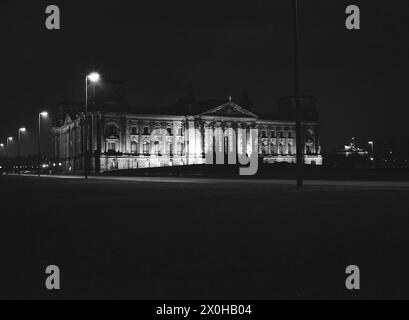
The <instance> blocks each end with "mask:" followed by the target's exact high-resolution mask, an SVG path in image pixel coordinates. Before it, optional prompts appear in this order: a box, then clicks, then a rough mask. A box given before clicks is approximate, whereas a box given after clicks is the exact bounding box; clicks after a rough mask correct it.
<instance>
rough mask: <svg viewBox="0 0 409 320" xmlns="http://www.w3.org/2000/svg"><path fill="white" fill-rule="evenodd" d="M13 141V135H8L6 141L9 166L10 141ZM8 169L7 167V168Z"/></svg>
mask: <svg viewBox="0 0 409 320" xmlns="http://www.w3.org/2000/svg"><path fill="white" fill-rule="evenodd" d="M11 141H13V137H8V138H7V142H6V149H7V167H8V166H9V165H10V163H9V162H10V160H9V143H10V142H11ZM6 170H7V169H6Z"/></svg>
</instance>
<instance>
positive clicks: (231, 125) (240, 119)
mask: <svg viewBox="0 0 409 320" xmlns="http://www.w3.org/2000/svg"><path fill="white" fill-rule="evenodd" d="M85 127H86V126H85V117H84V114H83V113H68V114H67V115H66V117H65V121H64V122H63V123H60V125H58V126H56V127H54V128H53V129H52V139H53V141H52V145H53V153H54V158H55V159H56V160H57V161H58V162H60V163H61V165H62V167H63V170H64V171H66V172H68V173H80V172H83V171H84V166H85V160H84V159H85V158H88V159H89V166H90V169H91V172H94V173H101V172H104V171H110V170H120V169H137V168H149V167H163V166H176V165H191V164H206V163H207V162H206V156H205V154H206V153H208V152H213V151H214V146H215V144H214V143H213V141H217V140H218V139H222V140H223V141H225V143H226V147H225V149H224V151H225V152H227V149H228V146H229V145H230V144H231V143H232V141H231V139H230V141H229V132H232V130H233V132H234V133H236V134H238V138H237V139H236V140H234V143H237V141H239V140H240V133H239V131H240V130H239V129H243V130H244V129H245V130H246V132H249V130H250V129H257V131H258V146H257V150H258V154H259V159H260V161H262V162H264V163H275V162H289V163H295V161H296V140H295V121H291V120H283V119H278V118H277V117H273V116H258V115H256V114H254V113H252V112H251V111H249V110H246V109H245V108H243V107H241V106H239V105H237V104H235V103H234V102H232V101H228V102H227V103H224V104H221V105H219V106H217V107H214V108H209V109H208V110H205V111H204V112H200V113H197V114H189V115H178V114H153V113H152V112H151V113H148V112H135V113H132V112H109V111H90V112H89V114H88V150H89V157H84V155H85V150H86V148H85ZM302 127H303V133H304V134H303V136H304V141H305V142H304V154H305V163H306V164H315V165H321V164H322V156H321V146H320V135H319V124H318V121H313V120H309V121H303V123H302ZM240 132H242V131H240ZM230 136H231V135H230ZM247 139H248V136H247ZM219 141H220V140H219ZM239 149H240V148H239ZM239 149H238V150H239ZM239 152H242V151H239ZM250 152H251V151H250Z"/></svg>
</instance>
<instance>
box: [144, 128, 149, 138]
mask: <svg viewBox="0 0 409 320" xmlns="http://www.w3.org/2000/svg"><path fill="white" fill-rule="evenodd" d="M143 134H144V135H145V136H147V135H149V128H148V127H143Z"/></svg>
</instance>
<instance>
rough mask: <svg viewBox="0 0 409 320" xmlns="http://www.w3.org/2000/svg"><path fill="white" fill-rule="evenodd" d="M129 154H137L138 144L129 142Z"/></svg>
mask: <svg viewBox="0 0 409 320" xmlns="http://www.w3.org/2000/svg"><path fill="white" fill-rule="evenodd" d="M131 152H132V153H134V154H136V153H138V143H137V142H136V141H132V142H131Z"/></svg>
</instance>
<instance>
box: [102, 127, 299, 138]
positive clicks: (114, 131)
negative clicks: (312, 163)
mask: <svg viewBox="0 0 409 320" xmlns="http://www.w3.org/2000/svg"><path fill="white" fill-rule="evenodd" d="M166 130H167V132H168V134H169V135H170V136H171V135H173V130H172V128H167V129H166ZM105 134H106V136H117V135H118V128H117V126H115V125H113V124H111V125H108V126H106V128H105ZM142 134H143V135H150V134H151V129H150V127H143V129H142ZM131 135H139V127H137V126H133V127H131ZM176 135H177V136H181V135H183V130H182V129H181V128H177V129H176ZM286 135H287V136H286ZM259 136H260V138H267V131H266V130H262V131H260V133H259ZM270 136H271V138H277V131H275V130H272V131H271V134H270ZM278 137H279V138H286V137H287V138H289V139H292V138H294V136H293V132H292V131H287V132H285V131H279V132H278Z"/></svg>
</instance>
